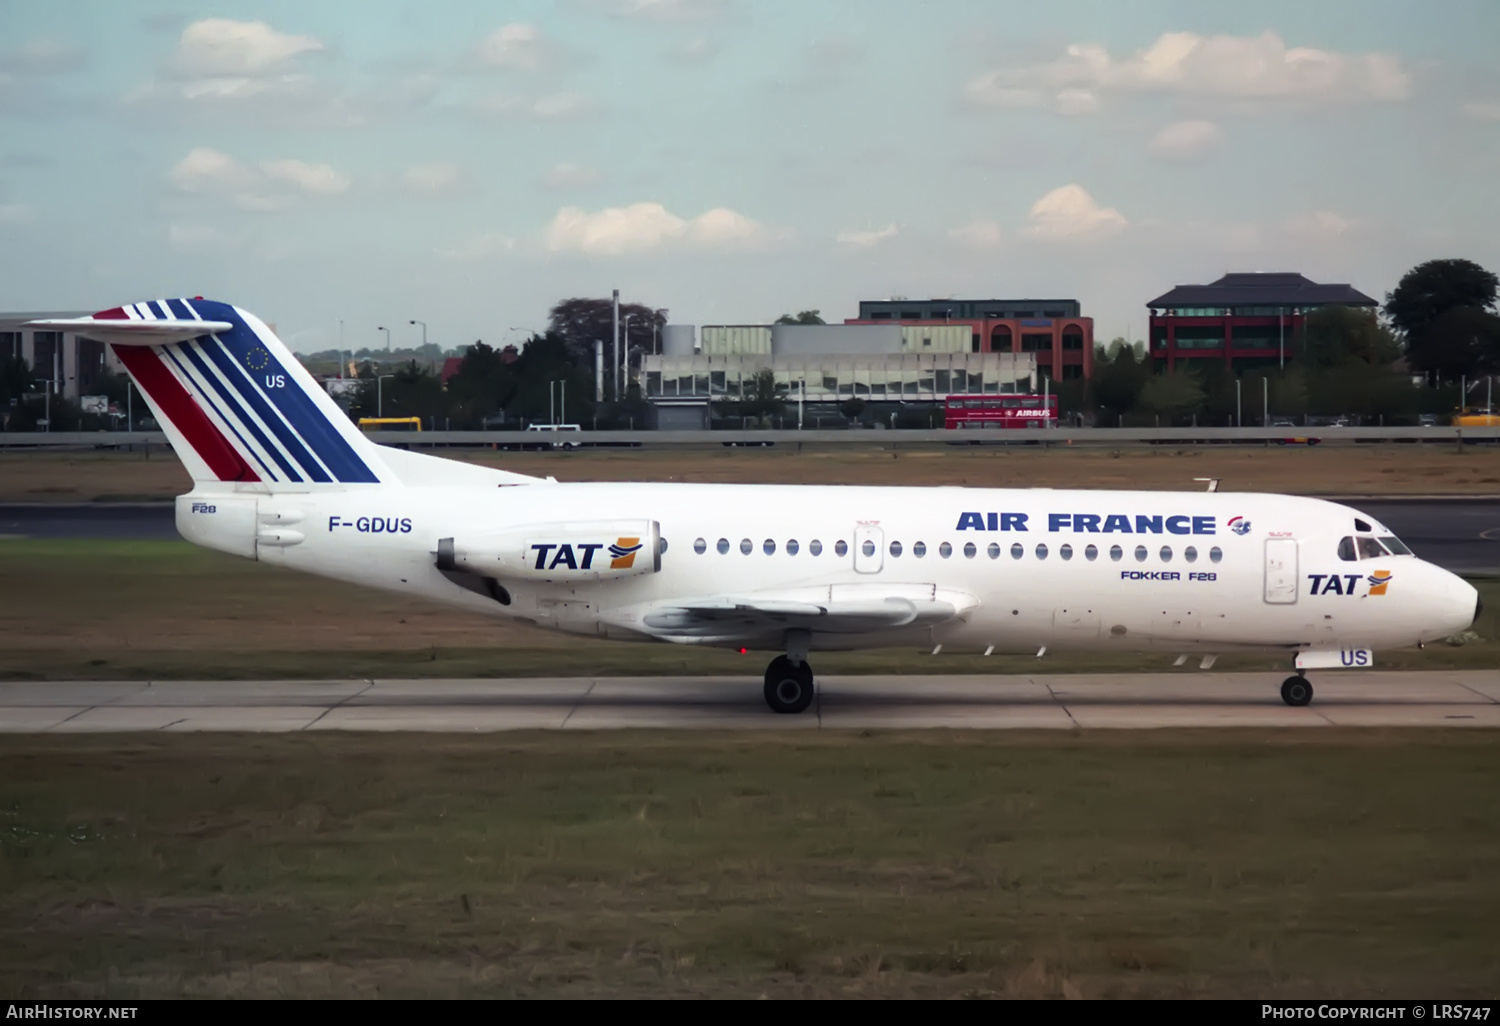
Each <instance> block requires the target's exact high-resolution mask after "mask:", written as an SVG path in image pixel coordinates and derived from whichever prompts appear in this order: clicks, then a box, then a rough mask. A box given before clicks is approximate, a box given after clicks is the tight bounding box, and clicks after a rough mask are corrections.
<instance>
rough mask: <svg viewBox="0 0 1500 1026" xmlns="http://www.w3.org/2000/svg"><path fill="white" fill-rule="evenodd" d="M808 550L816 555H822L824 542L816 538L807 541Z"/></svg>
mask: <svg viewBox="0 0 1500 1026" xmlns="http://www.w3.org/2000/svg"><path fill="white" fill-rule="evenodd" d="M807 551H808V552H811V553H812V554H813V555H814V556H821V555H822V554H823V543H822V542H820V541H818V539H816V538H814V539H813V540H812V541H810V542H808V543H807Z"/></svg>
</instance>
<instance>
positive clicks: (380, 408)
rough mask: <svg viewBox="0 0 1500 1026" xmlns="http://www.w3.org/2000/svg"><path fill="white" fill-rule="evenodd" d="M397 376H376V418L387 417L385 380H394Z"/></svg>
mask: <svg viewBox="0 0 1500 1026" xmlns="http://www.w3.org/2000/svg"><path fill="white" fill-rule="evenodd" d="M395 376H396V375H394V374H377V375H375V416H377V417H384V416H385V393H384V391H383V389H384V387H385V379H386V378H394V377H395Z"/></svg>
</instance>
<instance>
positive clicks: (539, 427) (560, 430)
mask: <svg viewBox="0 0 1500 1026" xmlns="http://www.w3.org/2000/svg"><path fill="white" fill-rule="evenodd" d="M526 430H527V431H528V432H532V431H535V432H537V433H538V434H543V433H545V434H548V435H550V436H551V439H550V440H549V441H548V442H547V443H546V444H545V445H538V446H536V448H538V449H542V448H551V449H576V448H578V443H577V442H576V441H574V440H573V439H572V438H569V437H568V436H567V434H565V432H566V433H572V432H578V431H582V430H583V428H582V427H580V426H579V425H577V424H532V425H530V426H529V427H527V428H526ZM525 448H531V446H529V445H528V446H526V447H525Z"/></svg>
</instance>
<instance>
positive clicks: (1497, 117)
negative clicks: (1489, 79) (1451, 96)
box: [1459, 100, 1500, 121]
mask: <svg viewBox="0 0 1500 1026" xmlns="http://www.w3.org/2000/svg"><path fill="white" fill-rule="evenodd" d="M1459 109H1460V110H1462V111H1463V113H1464V116H1465V117H1471V118H1473V119H1474V120H1475V121H1500V100H1476V101H1474V102H1473V103H1466V104H1464V105H1463V106H1462V107H1460V108H1459Z"/></svg>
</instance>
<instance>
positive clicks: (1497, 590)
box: [0, 539, 1500, 680]
mask: <svg viewBox="0 0 1500 1026" xmlns="http://www.w3.org/2000/svg"><path fill="white" fill-rule="evenodd" d="M1474 583H1475V584H1476V586H1478V587H1479V589H1480V591H1481V594H1482V595H1483V597H1484V604H1485V611H1484V614H1483V615H1482V617H1481V618H1480V620H1479V622H1478V624H1476V625H1475V627H1474V631H1473V633H1474V634H1475V635H1476V636H1477V637H1476V638H1474V639H1471V640H1469V641H1468V642H1467V643H1465V644H1463V645H1432V646H1429V647H1428V648H1426V649H1423V650H1420V651H1419V650H1417V649H1406V650H1400V651H1393V652H1389V653H1381V654H1380V655H1379V656H1378V657H1377V659H1378V663H1377V665H1378V666H1380V667H1381V668H1389V669H1445V668H1450V667H1461V668H1469V667H1490V666H1496V665H1500V582H1496V581H1487V580H1476V581H1475V582H1474ZM0 623H3V624H4V625H5V627H4V630H0V679H10V680H16V679H30V680H36V679H111V680H142V679H186V680H212V679H226V678H240V679H246V678H249V679H278V678H279V679H288V678H324V679H326V678H348V677H362V678H369V677H530V676H579V675H590V676H607V675H625V676H641V675H652V674H659V675H674V674H684V673H715V674H745V675H747V676H751V677H756V676H759V675H760V673H761V671H762V670H763V669H764V659H763V657H762V656H760V655H759V654H751V655H746V656H742V655H739V654H737V653H735V652H730V651H721V650H705V649H698V648H688V647H684V646H678V645H656V644H631V643H621V642H607V641H597V640H592V639H588V638H580V637H577V636H575V635H564V634H554V633H550V632H547V631H542V630H539V629H537V628H533V627H527V626H525V625H523V624H517V623H511V622H507V621H504V620H498V619H491V618H488V617H482V616H477V615H474V614H468V613H463V612H459V611H455V610H452V609H449V608H447V607H444V606H439V605H436V604H431V603H423V602H418V601H413V600H407V599H402V598H399V597H396V596H391V595H388V594H385V593H383V592H375V591H368V590H365V589H362V588H356V587H353V586H350V585H345V584H340V583H338V582H334V581H328V580H323V579H320V578H315V577H309V576H305V575H302V574H296V573H293V572H291V571H288V570H283V569H280V568H277V567H271V566H266V565H265V564H261V563H256V562H250V561H246V560H242V559H236V558H234V557H231V556H225V555H221V554H219V553H215V552H210V551H207V550H204V549H199V548H194V547H193V546H190V545H188V544H187V543H186V542H113V541H86V540H79V541H34V540H25V539H0ZM1169 663H1170V656H1167V655H1145V656H1137V655H1070V654H1068V653H1054V654H1051V655H1049V656H1048V657H1047V658H1046V659H1042V660H1038V659H1036V658H1034V657H1032V656H1003V655H995V656H992V657H990V658H984V657H982V656H979V655H963V654H955V653H953V652H946V653H943V654H940V655H937V656H932V655H930V654H929V653H928V652H926V651H917V650H912V649H886V650H876V651H869V652H853V653H825V654H821V655H819V656H818V657H817V660H816V665H817V669H818V671H819V672H820V673H1052V672H1086V671H1108V670H1137V671H1138V670H1142V669H1148V670H1149V669H1161V670H1162V671H1163V672H1167V667H1168V665H1169ZM1195 665H1196V664H1189V665H1188V666H1187V667H1186V668H1185V669H1186V670H1188V671H1190V670H1192V669H1193V668H1194V666H1195ZM1217 668H1218V669H1224V670H1284V669H1286V668H1287V660H1286V659H1285V657H1276V656H1261V655H1241V656H1235V655H1230V656H1225V657H1224V658H1222V659H1221V660H1220V661H1219V663H1218V664H1217Z"/></svg>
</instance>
